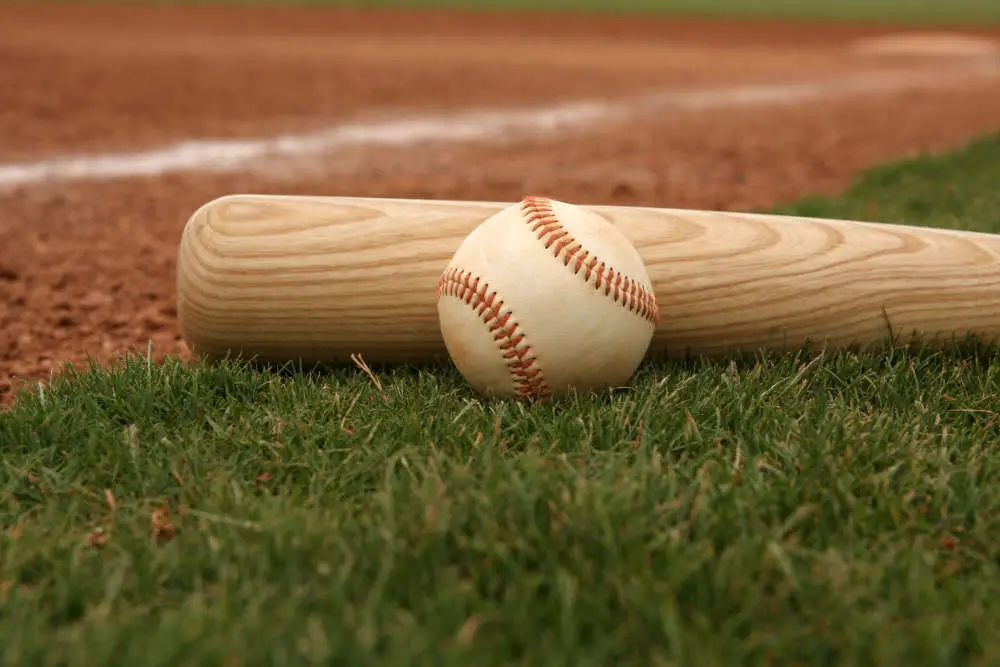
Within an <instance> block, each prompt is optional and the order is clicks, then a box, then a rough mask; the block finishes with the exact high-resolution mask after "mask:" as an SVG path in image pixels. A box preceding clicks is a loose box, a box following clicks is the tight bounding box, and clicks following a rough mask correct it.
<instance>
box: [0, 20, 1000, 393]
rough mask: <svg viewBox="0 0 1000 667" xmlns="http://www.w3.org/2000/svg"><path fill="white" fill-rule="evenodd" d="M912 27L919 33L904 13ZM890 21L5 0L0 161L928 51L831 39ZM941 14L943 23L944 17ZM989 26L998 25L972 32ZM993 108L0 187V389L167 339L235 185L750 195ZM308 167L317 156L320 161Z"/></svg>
mask: <svg viewBox="0 0 1000 667" xmlns="http://www.w3.org/2000/svg"><path fill="white" fill-rule="evenodd" d="M922 30H925V29H923V28H922ZM886 31H887V28H886V27H885V26H880V27H873V26H853V25H847V24H840V25H836V24H831V25H809V24H805V23H793V22H784V23H768V22H763V21H739V22H735V21H728V22H727V21H698V20H650V19H645V18H643V19H638V18H628V17H592V16H586V15H581V16H572V17H561V16H557V15H544V14H532V15H530V16H523V15H521V16H519V15H514V14H494V15H490V16H489V17H487V18H484V17H482V16H481V15H475V14H466V13H462V12H438V13H420V14H416V13H408V12H388V11H347V10H331V9H318V8H294V9H293V8H261V7H259V8H240V9H236V8H232V7H224V6H220V7H203V6H185V7H180V8H178V7H165V6H160V7H139V6H108V7H96V8H95V7H93V6H90V7H86V8H84V7H81V6H77V5H67V6H63V7H58V6H54V5H50V4H43V5H34V6H31V5H18V4H5V5H3V6H0V137H2V139H0V164H2V163H10V162H27V161H31V160H37V159H41V158H44V157H47V156H54V155H61V154H65V153H75V152H80V151H89V152H103V151H129V150H136V149H139V148H143V147H149V146H160V145H163V144H164V143H169V142H173V141H178V140H183V139H189V138H199V137H237V136H258V135H261V134H267V133H272V132H284V131H297V130H302V129H303V128H311V127H318V126H323V125H328V124H331V123H335V122H338V121H343V120H350V119H356V118H365V117H368V116H371V115H376V116H385V115H390V116H398V115H402V114H406V113H411V112H427V111H446V110H449V109H454V108H465V107H487V108H501V107H510V106H522V105H527V104H541V103H547V102H554V101H560V100H574V99H580V98H585V99H603V98H612V99H613V98H617V97H620V96H623V95H628V94H633V93H643V92H645V91H648V90H651V89H656V90H659V89H671V88H682V89H692V88H699V87H705V86H716V87H720V86H735V85H740V84H746V83H761V82H764V83H766V82H780V81H794V80H808V81H814V80H825V79H828V78H831V77H835V76H842V75H848V74H858V73H863V72H866V71H868V70H870V69H871V68H872V67H875V66H878V67H881V68H886V67H893V68H906V67H913V66H918V65H919V66H923V67H927V66H930V65H932V64H933V63H934V61H932V60H930V59H927V58H923V59H921V58H899V57H893V58H881V59H880V58H873V57H869V56H863V55H859V54H856V53H853V52H852V50H851V49H850V48H849V47H850V45H851V44H852V42H853V40H855V39H856V38H859V37H874V36H878V35H880V34H884V33H885V32H886ZM950 32H954V31H950ZM969 32H971V33H972V34H978V35H987V36H994V37H995V36H1000V30H993V31H990V30H978V31H969ZM998 127H1000V86H997V85H996V82H995V80H994V81H989V82H988V83H985V82H984V80H982V79H980V80H969V81H968V82H965V83H962V82H952V85H951V86H950V87H947V88H940V89H935V88H928V89H925V90H914V91H908V92H905V93H903V92H898V93H891V92H886V93H882V94H869V95H856V96H854V97H845V98H841V99H837V100H826V101H815V102H809V103H800V104H790V105H784V106H780V105H779V106H776V107H774V108H771V107H756V108H755V107H752V106H749V107H736V106H734V107H732V108H714V109H711V110H704V111H699V112H697V113H656V114H652V115H651V116H650V117H646V118H640V119H638V121H637V122H631V123H627V124H625V125H623V126H607V127H603V128H598V129H588V130H587V131H586V132H585V133H583V134H581V133H580V132H577V133H571V134H564V135H556V136H552V137H546V138H543V139H538V138H535V139H530V140H529V139H525V140H522V141H515V142H511V143H509V144H505V145H488V146H451V147H440V148H437V147H436V148H434V149H433V150H432V149H429V148H426V147H421V148H419V149H413V150H403V149H399V148H394V149H391V150H390V149H385V148H381V149H377V150H376V149H370V150H369V149H364V150H362V149H358V150H357V151H352V152H351V154H350V155H338V156H336V157H337V158H338V159H340V160H347V162H345V163H346V164H348V165H349V167H348V168H340V169H335V168H333V167H332V166H331V167H330V168H327V169H322V170H319V169H314V170H312V171H308V170H293V171H290V172H288V173H280V172H274V173H271V174H270V175H267V176H265V175H261V174H259V173H258V174H256V175H255V174H204V173H184V174H173V175H167V176H162V177H142V178H138V177H137V178H131V179H119V180H113V181H92V182H86V181H82V182H74V183H55V184H49V185H24V186H19V187H17V188H16V189H15V190H13V191H0V211H3V215H2V217H0V403H4V402H7V401H9V400H10V398H11V396H12V393H11V392H12V387H13V386H14V384H15V383H16V382H17V381H20V380H30V381H35V380H40V379H44V378H45V377H47V376H48V373H49V372H50V371H53V370H55V371H58V369H59V368H60V367H61V366H62V364H64V363H65V362H80V361H83V360H85V359H86V358H87V357H88V356H92V357H94V358H96V359H98V360H101V361H107V360H109V359H110V358H111V357H112V356H113V355H115V354H120V353H122V352H124V351H126V350H138V351H141V352H144V351H145V350H146V346H147V342H148V341H152V343H153V346H154V352H155V353H156V354H157V355H162V354H167V353H180V354H183V353H184V345H183V342H182V341H181V340H180V338H179V335H178V333H177V326H176V322H175V318H176V312H175V308H174V273H173V271H174V253H175V250H176V244H177V241H178V238H179V234H180V231H181V229H182V227H183V224H184V222H185V220H186V219H187V216H188V215H189V214H190V213H191V212H192V211H193V210H194V209H195V208H196V207H197V206H198V205H200V204H201V203H203V202H205V201H206V200H208V199H211V198H214V197H216V196H219V195H222V194H226V193H229V192H235V191H244V192H245V191H255V192H281V193H308V194H350V195H371V196H416V197H434V198H470V199H492V200H513V199H516V198H519V197H520V196H522V195H523V194H525V193H526V192H544V193H547V194H550V195H553V196H558V197H561V198H564V199H568V200H570V201H583V200H585V201H586V202H588V203H620V204H641V205H661V206H689V207H697V208H729V209H743V208H750V207H760V206H768V205H772V204H775V203H778V202H781V201H786V200H788V199H790V198H794V197H798V196H802V195H805V194H810V193H814V192H833V191H835V190H836V189H838V188H841V187H843V186H844V185H846V184H847V183H848V182H849V181H850V179H851V178H853V176H854V175H855V174H856V173H857V171H858V170H859V169H863V168H865V167H867V166H869V165H871V164H873V163H876V162H879V161H882V160H885V159H888V158H892V157H896V156H901V155H906V154H909V153H912V152H914V151H920V150H936V149H942V148H946V147H949V146H952V145H955V144H957V143H960V142H962V141H965V140H966V139H968V138H969V137H970V136H972V135H974V134H977V133H980V132H983V131H991V130H995V129H997V128H998ZM316 166H317V165H315V164H314V165H312V167H316Z"/></svg>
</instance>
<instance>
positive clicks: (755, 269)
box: [177, 194, 1000, 364]
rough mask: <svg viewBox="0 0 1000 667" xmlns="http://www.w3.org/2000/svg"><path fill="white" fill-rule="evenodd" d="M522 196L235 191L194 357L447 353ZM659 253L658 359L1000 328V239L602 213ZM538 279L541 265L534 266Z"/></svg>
mask: <svg viewBox="0 0 1000 667" xmlns="http://www.w3.org/2000/svg"><path fill="white" fill-rule="evenodd" d="M508 205H510V204H509V203H501V202H485V201H437V200H415V199H389V198H362V197H323V196H282V195H254V194H235V195H228V196H224V197H221V198H218V199H215V200H212V201H209V202H207V203H206V204H204V205H203V206H201V207H200V208H199V209H198V210H196V211H195V212H194V213H193V214H192V215H191V217H190V218H189V219H188V221H187V223H186V225H185V227H184V230H183V233H182V235H181V240H180V244H179V252H178V258H177V299H178V301H177V307H178V317H179V322H180V327H181V332H182V335H183V337H184V339H185V341H186V343H187V345H188V346H189V348H190V349H191V351H192V353H193V354H194V355H196V356H200V357H203V358H207V359H212V358H222V357H226V356H237V357H243V358H247V357H252V358H256V359H257V360H259V361H265V362H279V363H281V362H288V361H300V362H305V363H308V364H314V363H317V362H318V363H340V362H346V361H348V360H349V359H351V356H352V355H354V354H358V355H361V356H362V357H363V358H364V359H365V360H366V361H370V362H405V363H414V362H417V363H419V362H428V361H432V360H435V359H444V358H446V354H447V353H446V350H445V346H444V342H443V338H442V335H441V332H440V329H439V325H438V320H437V310H436V300H437V294H436V285H437V280H438V277H439V275H440V274H441V272H442V270H443V269H444V267H445V265H446V264H447V263H448V261H449V260H450V259H451V256H452V254H453V253H454V252H455V250H456V249H457V247H458V246H459V244H460V243H461V242H462V240H463V239H464V237H465V236H466V235H467V234H468V233H469V232H470V231H472V229H473V228H475V227H476V226H477V225H479V224H480V223H481V222H483V221H484V220H485V219H486V218H488V217H489V216H491V215H492V214H494V213H496V212H498V211H500V210H502V209H503V208H505V207H507V206H508ZM587 208H590V209H591V210H593V211H595V212H597V213H598V214H600V215H602V216H604V218H605V219H607V220H608V221H610V222H611V223H612V224H614V225H616V226H617V227H618V228H619V229H620V230H621V231H622V232H623V233H624V234H625V235H626V237H627V238H629V240H630V241H631V242H632V243H633V244H634V245H635V247H636V248H637V250H638V251H639V253H640V255H641V256H642V258H643V260H644V261H645V263H646V266H647V269H648V271H649V275H650V278H651V280H652V283H653V287H654V290H655V295H656V297H657V300H658V302H659V306H660V313H661V320H660V324H659V325H658V327H657V329H656V332H655V335H654V337H653V340H652V343H651V345H650V348H649V351H648V353H647V358H651V357H678V356H683V355H698V356H707V357H719V356H722V355H728V354H731V353H738V352H748V351H749V352H754V351H760V350H776V351H778V352H781V351H787V350H789V349H801V348H802V347H803V346H805V345H806V344H807V343H809V345H810V347H812V348H813V349H815V347H817V346H819V347H825V348H827V349H834V348H843V347H852V348H859V347H860V348H864V347H867V346H870V345H872V344H882V343H884V342H885V341H886V340H887V338H889V337H891V339H892V340H893V341H894V342H896V343H898V344H912V343H915V342H922V343H924V344H929V345H931V346H935V345H939V344H942V343H949V342H951V341H953V340H954V339H955V338H966V337H968V336H970V335H971V336H975V337H978V339H980V340H981V341H984V342H992V341H993V340H995V339H996V338H997V336H998V334H1000V235H992V234H984V233H977V232H971V231H958V230H945V229H935V228H921V227H913V226H906V225H904V224H886V223H874V222H862V221H854V220H830V219H818V218H803V217H794V216H781V215H763V214H750V213H735V212H723V211H700V210H683V209H670V208H651V207H633V206H587ZM525 279H526V280H530V279H531V278H530V276H526V277H525Z"/></svg>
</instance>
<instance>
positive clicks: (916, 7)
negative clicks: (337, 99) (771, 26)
mask: <svg viewBox="0 0 1000 667" xmlns="http://www.w3.org/2000/svg"><path fill="white" fill-rule="evenodd" d="M21 1H25V0H21ZM37 1H41V2H47V1H50V0H37ZM56 1H59V2H64V1H65V0H56ZM80 1H83V2H87V1H89V0H80ZM112 1H117V2H127V3H134V2H144V3H157V2H164V3H170V4H206V3H221V4H288V5H296V4H298V5H325V6H331V7H334V6H341V7H343V6H352V7H369V8H371V7H374V8H385V7H389V8H394V7H406V8H417V9H456V8H457V9H476V10H541V11H590V12H602V13H607V12H611V13H646V14H662V15H692V16H732V17H759V18H772V17H773V18H792V19H824V20H862V21H875V22H885V21H889V22H904V23H934V24H939V25H949V24H954V25H967V24H973V25H986V24H996V23H998V22H1000V3H998V2H996V0H756V1H752V0H112Z"/></svg>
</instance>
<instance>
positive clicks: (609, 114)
mask: <svg viewBox="0 0 1000 667" xmlns="http://www.w3.org/2000/svg"><path fill="white" fill-rule="evenodd" d="M998 74H1000V60H998V59H987V60H980V61H975V62H973V63H972V64H969V63H966V64H964V65H962V66H959V67H947V68H945V67H938V68H934V69H930V70H925V71H922V72H920V71H911V72H900V71H891V72H881V73H868V74H865V75H862V76H855V77H848V78H841V79H829V80H825V81H815V82H807V83H779V84H762V85H747V86H735V87H728V88H719V89H709V90H702V91H676V90H674V91H662V92H658V93H654V94H650V95H644V96H640V97H633V98H629V99H622V100H617V101H607V102H572V103H566V104H557V105H552V106H545V107H537V108H528V109H523V108H522V109H511V110H493V111H475V110H474V111H465V112H459V113H456V114H453V115H440V116H424V117H419V118H411V119H401V120H388V121H380V122H370V123H345V124H339V125H334V126H331V127H329V128H326V129H323V130H321V131H318V132H311V133H304V134H283V135H278V136H274V137H269V138H257V139H219V140H191V141H182V142H180V143H176V144H173V145H169V146H166V147H164V148H158V149H153V150H146V151H138V152H127V153H112V154H103V155H101V154H99V155H63V156H57V157H54V158H49V159H45V160H41V161H36V162H22V163H8V164H0V187H15V186H22V185H32V184H41V183H52V182H59V181H71V180H98V179H113V178H128V177H133V176H150V175H159V174H166V173H171V172H182V171H215V172H232V171H244V170H248V169H249V170H252V169H254V168H255V166H257V163H260V165H261V166H262V165H263V163H264V162H265V160H264V158H268V160H270V159H274V158H286V159H287V158H294V157H301V156H307V155H320V154H323V153H328V152H330V151H333V150H337V149H345V148H352V147H354V148H356V147H392V146H414V145H417V144H422V143H432V144H446V143H452V144H455V143H466V144H471V143H476V142H480V143H482V142H490V141H511V140H515V139H519V138H525V137H528V136H537V135H552V134H555V133H558V132H560V131H565V130H571V129H580V128H583V127H587V126H590V125H596V124H604V123H608V122H622V121H625V120H628V119H629V118H632V117H636V116H640V115H641V114H646V113H649V112H651V111H677V112H683V111H695V110H703V109H719V108H734V107H740V108H746V107H751V106H759V105H782V104H784V105H787V104H796V103H800V102H805V101H809V100H818V99H830V98H834V97H841V96H846V95H852V94H858V93H871V94H886V93H896V92H899V91H901V90H905V89H908V88H920V87H936V88H940V87H945V86H948V85H954V84H956V83H958V82H959V81H960V80H961V79H963V78H968V77H975V76H989V77H994V76H997V75H998ZM640 120H641V118H640Z"/></svg>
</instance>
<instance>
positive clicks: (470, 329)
mask: <svg viewBox="0 0 1000 667" xmlns="http://www.w3.org/2000/svg"><path fill="white" fill-rule="evenodd" d="M437 308H438V318H439V322H440V325H441V333H442V336H443V337H444V342H445V345H446V347H447V349H448V353H449V355H450V356H451V359H452V361H453V362H454V364H455V366H456V367H457V368H458V371H459V372H460V373H461V374H462V376H463V377H464V378H465V379H466V381H468V382H469V384H470V385H471V386H472V387H473V388H474V389H476V390H478V391H479V392H481V393H483V394H487V395H491V396H494V397H516V398H528V399H537V398H547V397H552V396H556V395H559V394H563V393H565V392H567V391H569V390H570V389H576V390H578V391H593V390H600V389H603V388H608V387H612V386H620V385H622V384H625V383H626V382H628V381H629V379H630V378H631V377H632V375H633V374H634V373H635V371H636V369H637V368H638V366H639V364H640V363H641V362H642V359H643V357H644V356H645V354H646V351H647V349H648V348H649V344H650V341H651V339H652V337H653V332H654V330H655V328H656V324H657V323H658V321H659V310H658V307H657V303H656V297H655V295H654V294H653V288H652V285H651V283H650V280H649V276H648V274H647V272H646V267H645V265H644V264H643V261H642V259H641V257H640V256H639V253H638V251H637V250H636V249H635V247H634V246H633V245H632V244H631V243H630V242H629V240H628V239H627V238H626V237H625V235H624V234H622V233H621V232H620V231H619V230H618V229H617V228H616V227H615V226H614V225H612V224H611V223H610V222H608V221H607V220H605V219H604V218H603V217H601V216H600V215H598V214H596V213H594V212H593V211H591V210H589V209H585V208H582V207H579V206H574V205H572V204H568V203H565V202H561V201H556V200H552V199H547V198H544V197H527V198H525V199H524V200H523V201H521V202H519V203H518V204H514V205H512V206H509V207H507V208H505V209H504V210H502V211H500V212H499V213H497V214H495V215H493V216H491V217H490V218H488V219H487V220H486V221H484V222H483V223H482V224H480V225H479V226H478V227H476V228H475V229H474V230H473V231H472V233H470V234H469V235H468V236H467V237H466V238H465V240H464V241H463V242H462V244H461V245H460V246H459V248H458V250H457V251H456V252H455V255H454V257H452V259H451V262H449V264H448V266H447V267H446V268H445V270H444V272H443V273H442V275H441V278H440V281H439V282H438V302H437Z"/></svg>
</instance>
